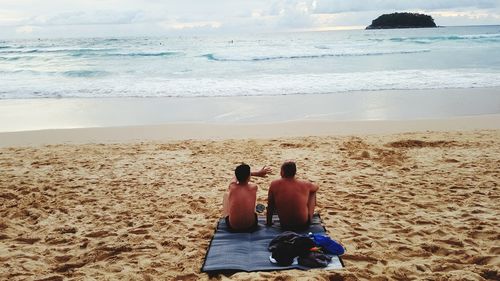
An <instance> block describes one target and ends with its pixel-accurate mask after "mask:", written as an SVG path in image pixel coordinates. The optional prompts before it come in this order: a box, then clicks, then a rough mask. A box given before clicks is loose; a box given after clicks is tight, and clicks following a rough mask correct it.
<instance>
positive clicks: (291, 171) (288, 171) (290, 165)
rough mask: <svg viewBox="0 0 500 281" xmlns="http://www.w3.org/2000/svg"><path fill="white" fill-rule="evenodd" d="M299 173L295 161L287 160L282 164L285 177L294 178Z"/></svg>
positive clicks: (282, 174)
mask: <svg viewBox="0 0 500 281" xmlns="http://www.w3.org/2000/svg"><path fill="white" fill-rule="evenodd" d="M295 173H297V166H296V165H295V162H293V161H291V160H287V161H285V162H284V163H283V165H281V177H283V178H293V177H295Z"/></svg>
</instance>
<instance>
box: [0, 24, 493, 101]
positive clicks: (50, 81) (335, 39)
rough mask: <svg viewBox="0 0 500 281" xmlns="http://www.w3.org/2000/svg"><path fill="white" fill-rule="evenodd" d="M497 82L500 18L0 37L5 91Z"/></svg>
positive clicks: (239, 91) (194, 92) (95, 94)
mask: <svg viewBox="0 0 500 281" xmlns="http://www.w3.org/2000/svg"><path fill="white" fill-rule="evenodd" d="M499 86H500V26H468V27H442V28H432V29H399V30H398V29H395V30H348V31H322V32H300V33H298V32H297V33H280V34H256V35H241V36H217V37H214V36H211V37H209V36H199V37H143V38H138V37H134V38H78V39H30V40H2V39H0V99H4V100H5V99H33V98H35V99H36V98H112V97H233V96H277V95H294V94H302V95H310V94H336V93H349V92H358V91H380V90H407V89H408V90H416V89H447V88H462V89H468V88H482V87H499Z"/></svg>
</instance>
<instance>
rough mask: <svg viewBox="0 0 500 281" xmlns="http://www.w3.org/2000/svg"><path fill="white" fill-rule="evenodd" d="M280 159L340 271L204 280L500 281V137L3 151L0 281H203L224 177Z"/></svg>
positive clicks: (495, 133) (262, 183) (443, 135)
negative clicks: (341, 252)
mask: <svg viewBox="0 0 500 281" xmlns="http://www.w3.org/2000/svg"><path fill="white" fill-rule="evenodd" d="M290 158H293V159H296V160H297V163H298V168H299V176H300V177H301V178H306V179H309V180H312V181H314V182H315V183H317V184H318V185H319V186H320V191H319V195H318V208H317V209H318V212H319V213H320V214H321V216H322V217H323V219H324V222H325V225H326V228H327V230H328V232H329V234H330V235H331V236H332V237H334V238H335V239H337V240H339V241H341V242H342V243H343V244H344V245H345V246H346V248H347V254H346V255H345V256H344V262H345V265H346V267H345V269H342V270H337V271H323V270H310V271H298V270H291V271H280V272H255V273H237V274H234V275H232V276H222V275H217V276H214V277H213V278H214V280H227V279H231V280H342V279H347V280H356V279H369V280H385V279H395V280H408V279H413V278H417V279H441V280H453V279H455V280H484V279H493V280H499V279H500V243H499V241H500V219H499V218H500V204H499V202H500V201H499V198H500V192H499V184H500V180H499V179H500V168H499V167H500V130H482V131H468V132H467V131H466V132H433V133H430V132H428V133H400V134H394V135H391V134H386V135H372V136H362V137H355V136H330V137H328V136H321V137H305V138H295V137H287V138H276V139H258V140H255V139H253V140H243V139H240V140H218V141H209V140H203V141H202V140H199V141H194V140H191V141H162V142H158V141H157V142H142V143H122V144H59V145H49V146H37V147H24V148H23V147H12V148H1V149H0V169H1V173H0V206H1V207H0V279H2V280H66V279H69V280H207V279H209V278H210V277H209V276H208V275H206V274H204V273H200V267H201V265H202V263H203V258H204V255H205V252H206V249H207V246H208V244H209V241H210V238H211V237H212V234H213V231H214V227H215V225H216V222H217V220H218V218H219V217H220V215H221V208H220V206H221V201H222V199H221V198H222V194H223V192H224V191H225V190H226V188H227V184H228V181H229V180H230V178H231V176H232V169H233V168H234V167H235V165H236V164H238V163H239V162H240V161H245V162H247V163H249V164H251V165H252V166H253V167H254V168H260V167H261V166H262V165H264V164H266V165H271V166H272V167H273V168H274V170H275V173H276V172H277V169H278V167H279V165H280V163H281V162H282V161H283V160H284V159H290ZM276 176H277V175H276V174H275V175H273V176H271V177H269V178H265V179H260V178H255V179H254V180H255V182H256V183H257V184H258V185H259V191H258V202H259V203H265V201H266V195H267V189H268V185H269V183H270V181H271V180H272V179H273V178H275V177H276Z"/></svg>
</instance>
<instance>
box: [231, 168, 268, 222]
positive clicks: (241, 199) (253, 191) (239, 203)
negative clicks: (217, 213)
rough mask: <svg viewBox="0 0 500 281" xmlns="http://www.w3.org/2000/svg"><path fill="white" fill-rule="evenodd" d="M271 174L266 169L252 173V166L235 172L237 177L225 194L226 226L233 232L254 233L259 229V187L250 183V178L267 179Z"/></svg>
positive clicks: (237, 169)
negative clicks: (257, 209) (257, 210)
mask: <svg viewBox="0 0 500 281" xmlns="http://www.w3.org/2000/svg"><path fill="white" fill-rule="evenodd" d="M270 172H271V169H270V168H269V167H264V168H262V169H261V170H260V171H258V172H250V166H248V165H247V164H241V165H239V166H238V167H236V169H235V170H234V174H235V177H234V178H233V180H232V181H231V183H230V184H229V188H228V192H227V193H226V194H224V200H223V208H224V210H223V212H224V217H225V219H226V224H227V226H228V227H229V229H231V230H233V231H239V232H246V231H252V230H254V229H255V228H256V227H257V214H255V202H256V199H257V185H256V184H254V183H251V182H250V176H257V177H265V176H266V175H267V174H268V173H270Z"/></svg>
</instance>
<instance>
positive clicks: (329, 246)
mask: <svg viewBox="0 0 500 281" xmlns="http://www.w3.org/2000/svg"><path fill="white" fill-rule="evenodd" d="M309 236H310V237H311V238H312V239H313V241H314V243H315V244H316V245H317V246H319V247H321V248H323V249H324V250H326V251H327V252H328V253H329V254H332V255H337V256H340V255H343V254H344V253H345V249H344V247H342V245H340V243H338V242H337V241H335V240H333V239H332V238H330V237H329V236H326V235H322V234H318V233H311V234H310V235H309Z"/></svg>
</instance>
